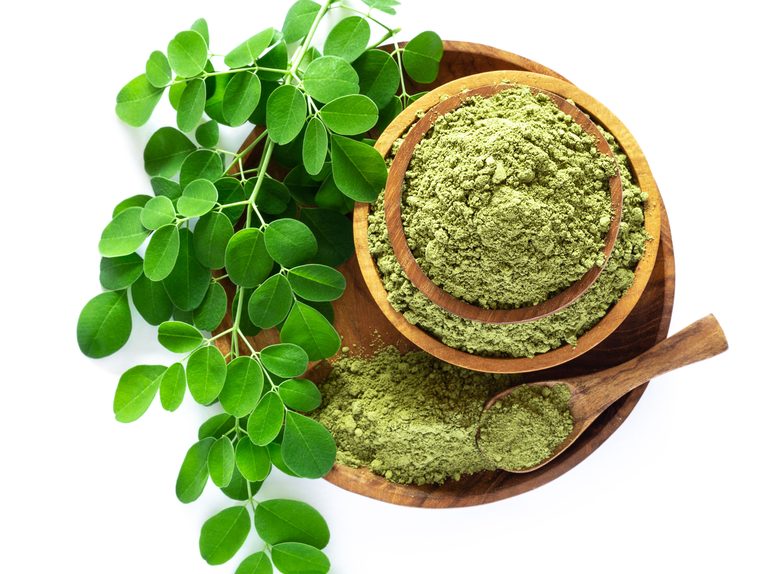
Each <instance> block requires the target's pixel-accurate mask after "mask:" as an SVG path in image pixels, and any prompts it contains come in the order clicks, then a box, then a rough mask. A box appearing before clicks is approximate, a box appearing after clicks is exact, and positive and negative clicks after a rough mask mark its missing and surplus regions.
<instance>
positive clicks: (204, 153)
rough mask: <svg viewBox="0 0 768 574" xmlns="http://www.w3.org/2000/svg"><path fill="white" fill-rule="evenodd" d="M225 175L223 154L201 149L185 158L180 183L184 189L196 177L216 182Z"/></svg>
mask: <svg viewBox="0 0 768 574" xmlns="http://www.w3.org/2000/svg"><path fill="white" fill-rule="evenodd" d="M223 175H224V163H223V162H222V159H221V156H220V155H219V154H217V153H216V152H214V151H211V150H209V149H200V150H197V151H195V152H192V153H191V154H189V155H188V156H187V157H186V158H185V159H184V163H182V164H181V170H180V173H179V184H181V188H182V189H184V188H186V187H187V186H188V185H189V184H190V183H191V182H193V181H195V180H196V179H207V180H208V181H214V182H215V181H216V180H218V179H219V178H221V176H223Z"/></svg>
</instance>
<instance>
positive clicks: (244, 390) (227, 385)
mask: <svg viewBox="0 0 768 574" xmlns="http://www.w3.org/2000/svg"><path fill="white" fill-rule="evenodd" d="M263 387H264V373H263V372H262V370H261V366H260V365H259V363H257V362H256V361H255V360H254V359H252V358H251V357H245V356H243V357H237V358H235V359H233V360H232V361H230V363H229V364H228V365H227V377H226V380H225V382H224V388H223V389H222V390H221V393H220V394H219V401H221V406H222V407H223V409H224V410H225V411H226V412H228V413H230V414H231V415H233V416H235V417H237V418H242V417H244V416H246V415H248V414H250V413H251V412H253V409H255V408H256V405H257V404H258V403H259V399H260V398H261V391H262V388H263ZM250 480H255V479H250Z"/></svg>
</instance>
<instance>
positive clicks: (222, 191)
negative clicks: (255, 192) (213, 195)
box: [198, 176, 247, 233]
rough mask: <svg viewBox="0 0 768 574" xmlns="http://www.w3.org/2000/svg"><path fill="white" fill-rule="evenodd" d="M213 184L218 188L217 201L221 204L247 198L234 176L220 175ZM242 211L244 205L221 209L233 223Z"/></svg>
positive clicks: (237, 219)
mask: <svg viewBox="0 0 768 574" xmlns="http://www.w3.org/2000/svg"><path fill="white" fill-rule="evenodd" d="M214 185H215V186H216V189H218V190H219V203H221V204H222V205H226V204H227V203H235V202H238V201H245V200H246V199H247V198H246V196H245V191H244V190H243V186H242V184H241V183H240V181H239V180H237V179H235V178H234V177H229V176H226V177H222V178H220V179H217V180H216V181H215V182H214ZM244 211H245V206H244V205H235V206H232V207H227V208H225V209H222V210H221V213H223V214H224V215H226V216H227V218H228V219H229V220H230V222H232V224H233V225H234V224H235V223H237V222H238V221H239V219H240V216H241V215H242V214H243V212H244ZM198 225H199V223H198ZM233 233H234V231H233Z"/></svg>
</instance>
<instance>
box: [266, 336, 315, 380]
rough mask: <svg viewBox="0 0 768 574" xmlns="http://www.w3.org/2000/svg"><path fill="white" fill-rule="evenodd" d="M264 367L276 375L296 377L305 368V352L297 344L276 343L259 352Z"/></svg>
mask: <svg viewBox="0 0 768 574" xmlns="http://www.w3.org/2000/svg"><path fill="white" fill-rule="evenodd" d="M259 358H260V359H261V363H262V364H263V365H264V368H265V369H267V370H268V371H269V372H270V373H273V374H275V375H277V376H278V377H286V378H288V377H298V376H299V375H301V374H303V373H304V371H306V370H307V365H308V363H309V359H308V358H307V353H306V352H305V351H304V349H302V348H301V347H299V346H298V345H293V344H291V343H278V344H276V345H269V346H267V347H264V348H263V349H262V350H261V351H260V352H259Z"/></svg>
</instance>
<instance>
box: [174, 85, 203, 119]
mask: <svg viewBox="0 0 768 574" xmlns="http://www.w3.org/2000/svg"><path fill="white" fill-rule="evenodd" d="M204 111H205V82H203V80H200V79H195V80H190V81H189V82H187V85H186V87H185V88H184V91H183V92H182V93H181V99H180V100H179V106H178V109H177V110H176V112H177V113H176V125H177V126H179V129H180V130H181V131H183V132H191V131H192V130H193V129H195V127H196V126H197V124H198V123H199V122H200V118H202V117H203V112H204Z"/></svg>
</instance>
